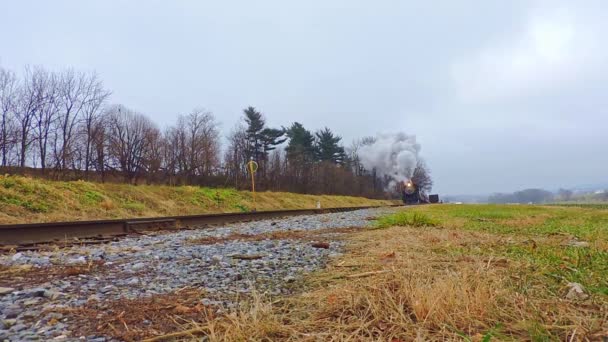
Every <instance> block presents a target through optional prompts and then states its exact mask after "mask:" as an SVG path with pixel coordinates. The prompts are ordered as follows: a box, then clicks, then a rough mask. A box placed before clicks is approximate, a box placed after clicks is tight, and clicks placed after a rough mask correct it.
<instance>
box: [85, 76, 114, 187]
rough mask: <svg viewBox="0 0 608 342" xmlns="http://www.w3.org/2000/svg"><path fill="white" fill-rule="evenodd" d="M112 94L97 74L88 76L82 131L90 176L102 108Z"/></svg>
mask: <svg viewBox="0 0 608 342" xmlns="http://www.w3.org/2000/svg"><path fill="white" fill-rule="evenodd" d="M110 94H111V92H110V91H108V90H106V89H104V87H103V83H102V82H101V80H99V78H98V76H97V74H95V73H93V74H90V75H88V78H87V80H86V82H85V87H84V90H83V101H84V102H83V108H82V125H81V129H80V133H81V136H82V137H83V140H84V142H83V149H84V161H83V163H84V170H85V173H86V174H87V175H88V173H89V169H90V167H91V166H92V164H94V163H93V158H94V157H93V156H94V155H95V150H96V148H95V135H96V133H98V131H99V128H100V125H103V123H102V121H103V119H102V111H101V110H102V107H103V105H104V103H105V102H106V101H107V99H108V98H109V97H110Z"/></svg>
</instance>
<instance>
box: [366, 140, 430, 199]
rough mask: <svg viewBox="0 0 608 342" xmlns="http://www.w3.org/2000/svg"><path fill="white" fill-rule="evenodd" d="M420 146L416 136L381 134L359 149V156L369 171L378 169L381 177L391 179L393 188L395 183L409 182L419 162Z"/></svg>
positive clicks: (377, 171)
mask: <svg viewBox="0 0 608 342" xmlns="http://www.w3.org/2000/svg"><path fill="white" fill-rule="evenodd" d="M419 152H420V144H418V143H416V136H415V135H409V134H406V133H404V132H398V133H379V134H378V135H376V136H375V137H374V139H373V141H372V142H369V143H366V144H364V145H363V146H361V147H360V148H359V150H358V151H357V154H358V155H359V159H360V161H361V164H362V165H363V167H364V168H366V169H367V170H370V171H371V170H373V169H376V173H377V174H379V175H381V176H389V177H390V178H391V180H392V181H391V184H389V187H392V186H393V185H394V184H395V182H403V181H407V180H409V179H410V178H411V177H412V173H413V172H414V169H415V168H416V163H417V162H418V153H419Z"/></svg>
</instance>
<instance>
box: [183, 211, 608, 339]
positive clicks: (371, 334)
mask: <svg viewBox="0 0 608 342" xmlns="http://www.w3.org/2000/svg"><path fill="white" fill-rule="evenodd" d="M347 239H348V241H349V244H348V247H347V253H346V254H345V255H344V256H343V257H341V258H339V259H337V260H334V261H332V264H331V265H330V266H329V267H328V268H327V269H325V270H323V271H320V272H317V273H315V274H312V275H310V276H309V277H308V278H307V280H306V286H305V287H304V288H305V290H303V292H302V293H301V294H299V295H296V296H293V297H288V298H283V299H280V300H276V299H275V300H274V302H272V301H270V300H266V299H264V298H263V297H260V298H256V299H254V300H253V301H251V302H248V303H246V304H243V306H242V307H241V308H240V310H237V311H236V312H234V313H232V314H230V315H228V316H225V317H219V318H215V319H212V320H211V321H210V322H208V323H207V324H205V325H199V326H198V327H197V328H196V329H197V330H193V332H198V333H203V334H206V335H208V336H209V337H210V340H217V341H220V340H237V341H238V340H242V341H245V340H247V341H249V340H293V341H296V340H297V341H302V340H309V341H317V340H336V341H341V340H349V341H360V340H365V341H368V340H377V341H411V340H420V341H424V340H463V341H489V340H513V341H516V340H533V341H547V340H562V341H564V340H567V341H578V340H581V341H582V340H592V341H593V340H601V338H602V337H604V336H607V334H608V318H607V315H608V314H607V312H608V210H606V209H601V208H596V207H588V208H585V207H582V208H581V207H557V206H554V207H540V206H523V205H521V206H518V205H513V206H507V205H504V206H500V205H434V206H421V207H416V208H409V209H406V210H405V211H403V212H398V213H397V214H394V215H391V216H388V217H384V218H380V219H379V220H378V224H377V229H370V230H365V231H363V232H360V233H355V234H353V235H350V236H349V237H348V238H347ZM572 283H578V284H580V285H582V287H583V288H584V291H583V292H582V293H577V292H576V290H573V284H572ZM271 303H272V304H271Z"/></svg>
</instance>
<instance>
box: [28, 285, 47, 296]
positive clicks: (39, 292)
mask: <svg viewBox="0 0 608 342" xmlns="http://www.w3.org/2000/svg"><path fill="white" fill-rule="evenodd" d="M45 292H46V290H45V289H43V288H41V287H37V288H34V289H30V290H26V291H23V295H24V297H27V298H36V297H44V293H45Z"/></svg>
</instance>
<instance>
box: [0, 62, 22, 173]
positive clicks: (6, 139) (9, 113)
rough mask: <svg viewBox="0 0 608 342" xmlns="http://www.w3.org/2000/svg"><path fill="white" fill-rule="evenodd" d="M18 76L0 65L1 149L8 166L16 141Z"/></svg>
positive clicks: (3, 164)
mask: <svg viewBox="0 0 608 342" xmlns="http://www.w3.org/2000/svg"><path fill="white" fill-rule="evenodd" d="M17 90H18V89H17V77H16V76H15V73H13V72H12V71H10V70H6V69H3V68H1V67H0V149H1V153H2V166H7V163H8V153H9V151H10V150H11V149H12V147H13V145H14V143H15V137H14V136H13V134H12V133H13V126H14V115H15V110H16V106H17V95H18V93H17Z"/></svg>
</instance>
